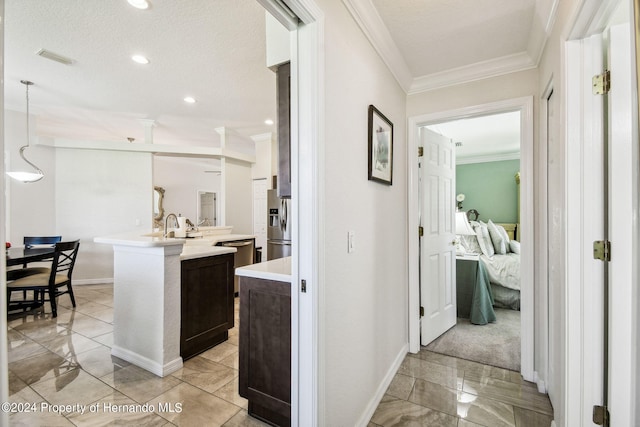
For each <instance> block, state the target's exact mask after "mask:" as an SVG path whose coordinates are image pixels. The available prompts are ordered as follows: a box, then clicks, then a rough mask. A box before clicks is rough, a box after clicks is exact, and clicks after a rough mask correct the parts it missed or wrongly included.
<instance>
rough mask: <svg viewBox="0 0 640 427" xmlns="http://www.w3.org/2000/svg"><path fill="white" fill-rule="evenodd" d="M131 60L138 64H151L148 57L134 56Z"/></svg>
mask: <svg viewBox="0 0 640 427" xmlns="http://www.w3.org/2000/svg"><path fill="white" fill-rule="evenodd" d="M131 59H132V60H133V61H134V62H137V63H138V64H148V63H149V59H148V58H147V57H146V56H142V55H133V56H132V57H131Z"/></svg>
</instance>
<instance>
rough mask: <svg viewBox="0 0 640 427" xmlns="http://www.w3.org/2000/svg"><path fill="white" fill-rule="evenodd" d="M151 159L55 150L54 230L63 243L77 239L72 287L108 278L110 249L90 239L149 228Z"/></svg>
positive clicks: (134, 155)
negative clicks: (74, 284)
mask: <svg viewBox="0 0 640 427" xmlns="http://www.w3.org/2000/svg"><path fill="white" fill-rule="evenodd" d="M151 157H152V155H151V154H150V153H126V152H114V151H96V150H68V149H56V150H55V165H56V177H55V178H56V191H55V194H56V200H55V210H54V211H55V216H56V228H55V230H56V233H59V234H61V235H62V237H63V239H65V240H67V239H80V240H81V242H80V250H79V251H78V259H77V261H76V266H75V269H74V272H73V278H74V283H78V284H80V283H104V282H105V281H109V280H112V278H113V248H112V247H111V245H104V244H99V243H94V242H93V239H94V238H95V237H98V236H108V235H111V234H116V233H122V232H124V231H134V230H139V231H140V233H147V232H149V230H151V222H152V221H151V212H152V210H151V209H152V198H153V195H152V190H151V189H152V188H153V186H152V181H151V168H152V158H151ZM105 279H106V280H105Z"/></svg>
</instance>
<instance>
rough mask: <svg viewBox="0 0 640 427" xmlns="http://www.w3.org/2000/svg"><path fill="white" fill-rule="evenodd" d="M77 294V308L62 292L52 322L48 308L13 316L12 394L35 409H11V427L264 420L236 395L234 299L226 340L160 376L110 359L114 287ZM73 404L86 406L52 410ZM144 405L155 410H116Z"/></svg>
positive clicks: (80, 289)
mask: <svg viewBox="0 0 640 427" xmlns="http://www.w3.org/2000/svg"><path fill="white" fill-rule="evenodd" d="M74 293H75V296H76V303H77V307H76V308H75V309H72V307H71V301H70V300H69V298H68V296H66V295H64V296H61V297H60V298H59V300H58V304H59V306H58V317H57V318H55V319H53V318H51V314H50V313H49V311H50V307H49V306H45V307H44V311H43V310H42V309H40V310H36V311H34V312H27V313H16V314H10V315H9V317H8V322H7V323H8V327H9V329H8V343H9V345H8V348H9V394H10V397H9V399H10V402H12V403H16V404H18V403H19V404H27V403H29V404H32V406H31V408H32V409H37V410H36V411H35V412H21V413H12V414H11V415H10V417H9V422H10V425H11V426H35V425H42V426H45V425H46V426H103V425H113V424H114V423H117V424H118V425H132V426H133V425H136V426H137V425H145V426H174V425H175V426H225V427H230V426H234V427H243V426H244V427H247V426H251V427H261V426H266V425H267V424H264V423H262V422H260V421H259V420H256V419H254V418H251V417H249V415H248V414H247V406H248V405H247V401H246V400H245V399H243V398H242V397H240V395H239V394H238V322H239V312H238V310H239V308H238V300H237V298H236V313H235V325H236V327H235V328H233V329H231V330H230V331H229V336H230V337H229V340H228V341H227V342H225V343H223V344H221V345H218V346H216V347H214V348H213V349H211V350H209V351H207V352H204V353H202V354H201V355H199V356H196V357H194V358H192V359H190V360H188V361H186V362H185V364H184V367H183V368H182V369H180V370H179V371H177V372H174V373H173V374H172V375H169V376H167V377H165V378H160V377H157V376H155V375H153V374H151V373H149V372H147V371H145V370H144V369H141V368H138V367H137V366H134V365H131V364H130V363H128V362H125V361H124V360H121V359H119V358H117V357H114V356H111V348H110V346H111V345H112V344H113V285H90V286H75V287H74ZM14 295H16V294H14ZM12 298H13V299H15V297H12ZM177 403H179V404H180V405H181V408H180V409H178V408H177V407H176V404H177ZM74 404H76V405H86V409H85V412H84V413H81V412H80V411H78V410H72V411H64V412H63V413H58V412H56V411H55V410H54V409H56V407H55V406H54V405H74ZM145 404H147V408H148V407H150V406H153V408H154V409H155V411H152V412H147V411H137V412H115V411H114V408H127V407H132V408H133V407H137V408H140V406H139V405H145ZM136 405H138V406H136ZM91 407H93V408H98V410H96V411H95V412H91V411H90V409H89V408H91ZM43 408H44V409H46V410H45V411H43V410H42V409H43ZM105 408H111V410H105Z"/></svg>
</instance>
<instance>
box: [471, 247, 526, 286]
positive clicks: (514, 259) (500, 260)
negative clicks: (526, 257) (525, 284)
mask: <svg viewBox="0 0 640 427" xmlns="http://www.w3.org/2000/svg"><path fill="white" fill-rule="evenodd" d="M480 259H481V260H482V262H484V265H485V267H486V268H487V273H489V281H490V282H491V283H496V284H498V285H502V286H504V287H505V288H509V289H515V290H517V291H519V290H520V254H514V253H508V254H506V255H494V256H492V257H488V256H486V255H480Z"/></svg>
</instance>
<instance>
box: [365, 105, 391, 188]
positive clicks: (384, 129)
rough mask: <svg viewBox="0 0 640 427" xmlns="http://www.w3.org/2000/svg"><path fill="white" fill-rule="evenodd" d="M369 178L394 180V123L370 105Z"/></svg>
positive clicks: (379, 180) (382, 180) (380, 180)
mask: <svg viewBox="0 0 640 427" xmlns="http://www.w3.org/2000/svg"><path fill="white" fill-rule="evenodd" d="M369 180H370V181H377V182H381V183H383V184H387V185H391V182H392V180H393V123H391V122H390V121H389V119H387V118H386V117H385V116H384V114H382V113H381V112H380V111H379V110H378V109H377V108H376V107H374V106H373V105H369Z"/></svg>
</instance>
